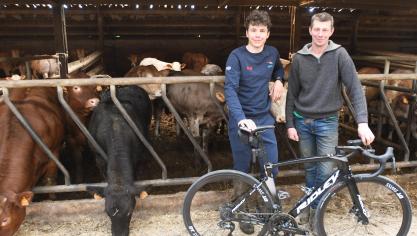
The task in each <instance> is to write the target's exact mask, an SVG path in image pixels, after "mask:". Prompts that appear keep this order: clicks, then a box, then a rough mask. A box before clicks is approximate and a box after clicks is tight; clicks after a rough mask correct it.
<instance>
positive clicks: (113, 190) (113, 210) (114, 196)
mask: <svg viewBox="0 0 417 236" xmlns="http://www.w3.org/2000/svg"><path fill="white" fill-rule="evenodd" d="M87 190H88V191H91V192H94V193H96V194H98V195H100V196H101V197H104V198H105V211H106V213H107V215H108V216H109V217H110V220H111V231H112V235H118V236H119V235H120V236H124V235H129V224H130V220H131V218H132V214H133V210H134V209H135V206H136V198H135V196H136V195H139V193H140V191H138V190H137V189H136V188H135V187H134V186H119V185H109V186H107V187H87Z"/></svg>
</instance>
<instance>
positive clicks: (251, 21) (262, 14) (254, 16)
mask: <svg viewBox="0 0 417 236" xmlns="http://www.w3.org/2000/svg"><path fill="white" fill-rule="evenodd" d="M249 25H265V26H266V27H267V28H268V31H269V30H270V29H271V26H272V23H271V18H270V17H269V14H268V12H266V11H260V10H253V11H251V13H250V14H249V15H248V16H247V17H246V19H245V28H246V30H248V29H249Z"/></svg>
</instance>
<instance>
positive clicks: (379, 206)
mask: <svg viewBox="0 0 417 236" xmlns="http://www.w3.org/2000/svg"><path fill="white" fill-rule="evenodd" d="M354 178H355V181H356V184H357V186H358V189H359V194H360V199H361V200H362V202H363V206H364V208H365V210H366V214H367V215H368V220H369V223H367V224H364V223H362V222H360V221H359V220H358V217H357V215H358V212H357V211H359V209H360V207H359V206H354V204H353V200H352V197H351V195H350V193H349V190H348V187H347V184H346V182H339V183H338V184H336V185H335V186H333V187H332V188H331V189H329V191H327V192H326V193H325V195H324V196H323V198H322V200H321V202H320V203H319V207H318V209H317V213H316V217H315V220H316V222H315V223H316V224H315V226H316V227H315V228H316V230H317V233H318V235H323V236H324V235H328V236H334V235H341V236H342V235H343V236H344V235H387V236H393V235H398V236H406V235H407V233H408V231H409V229H410V225H411V217H412V214H411V203H410V200H409V198H408V196H407V194H406V193H405V191H404V190H403V189H402V188H401V187H400V186H399V185H398V184H396V183H395V182H394V181H392V180H390V179H388V178H386V177H383V176H377V177H370V176H369V175H356V176H354Z"/></svg>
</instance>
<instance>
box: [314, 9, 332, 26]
mask: <svg viewBox="0 0 417 236" xmlns="http://www.w3.org/2000/svg"><path fill="white" fill-rule="evenodd" d="M315 20H317V21H320V22H325V21H330V23H331V26H332V29H333V24H334V19H333V16H332V15H330V14H329V13H327V12H320V13H317V14H314V15H313V16H312V17H311V22H310V28H311V27H313V23H314V21H315Z"/></svg>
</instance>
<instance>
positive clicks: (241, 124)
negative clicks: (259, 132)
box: [237, 119, 256, 131]
mask: <svg viewBox="0 0 417 236" xmlns="http://www.w3.org/2000/svg"><path fill="white" fill-rule="evenodd" d="M237 125H238V126H239V127H244V128H247V129H248V130H250V131H252V130H255V129H256V124H255V122H253V120H251V119H243V120H241V121H239V123H237Z"/></svg>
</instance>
